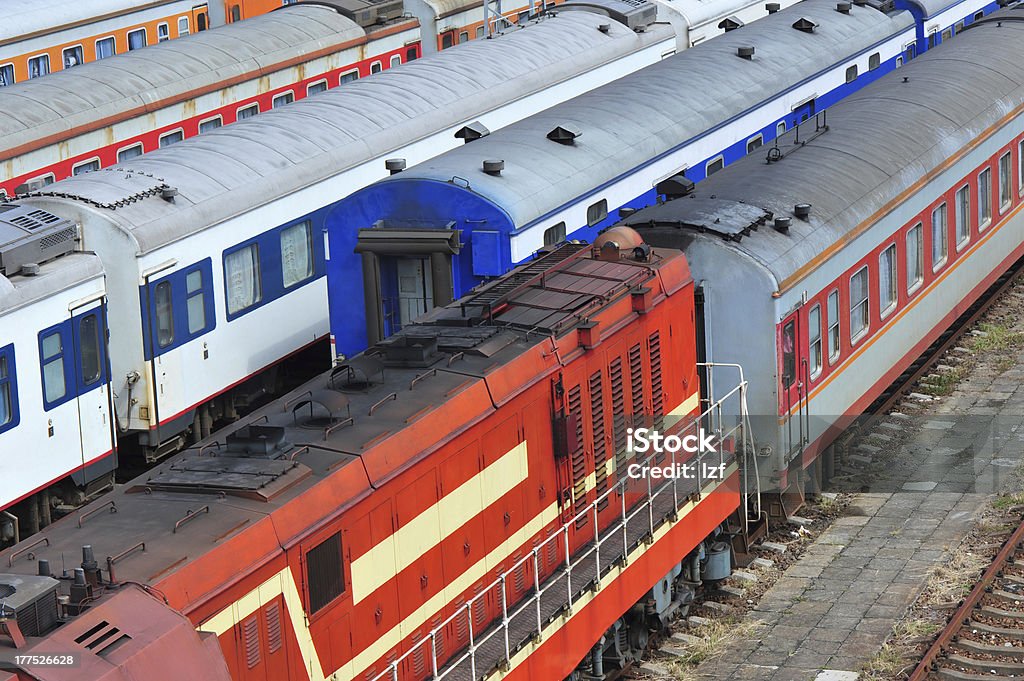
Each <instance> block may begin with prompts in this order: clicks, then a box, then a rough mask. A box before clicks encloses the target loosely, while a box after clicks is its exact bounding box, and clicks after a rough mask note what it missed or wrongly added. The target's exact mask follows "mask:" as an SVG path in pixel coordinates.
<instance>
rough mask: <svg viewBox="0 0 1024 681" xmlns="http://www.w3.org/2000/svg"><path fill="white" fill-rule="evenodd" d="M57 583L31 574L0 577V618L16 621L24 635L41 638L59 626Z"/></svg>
mask: <svg viewBox="0 0 1024 681" xmlns="http://www.w3.org/2000/svg"><path fill="white" fill-rule="evenodd" d="M59 586H60V582H58V581H57V580H56V579H53V578H52V577H37V576H35V575H16V574H4V575H0V617H4V618H7V619H13V620H16V621H17V623H18V628H19V629H21V633H22V635H24V636H42V635H43V634H45V633H46V632H48V631H49V630H51V629H53V628H54V627H55V626H57V625H58V624H59V623H60V616H59V614H58V606H57V589H58V587H59Z"/></svg>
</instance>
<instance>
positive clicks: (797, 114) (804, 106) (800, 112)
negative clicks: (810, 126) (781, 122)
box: [793, 97, 816, 125]
mask: <svg viewBox="0 0 1024 681" xmlns="http://www.w3.org/2000/svg"><path fill="white" fill-rule="evenodd" d="M815 113H816V109H815V101H814V98H813V97H812V98H811V99H809V100H807V101H806V102H802V103H800V104H797V105H796V106H795V107H793V125H799V124H800V123H803V122H804V121H806V120H807V119H808V118H811V117H812V116H814V114H815Z"/></svg>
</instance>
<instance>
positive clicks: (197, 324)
mask: <svg viewBox="0 0 1024 681" xmlns="http://www.w3.org/2000/svg"><path fill="white" fill-rule="evenodd" d="M185 295H186V297H187V301H186V302H187V305H186V309H187V312H188V332H189V333H190V334H193V333H199V332H200V331H202V330H203V329H205V328H206V289H205V288H204V286H203V271H202V270H199V269H196V270H192V271H191V272H189V273H188V274H187V275H186V276H185Z"/></svg>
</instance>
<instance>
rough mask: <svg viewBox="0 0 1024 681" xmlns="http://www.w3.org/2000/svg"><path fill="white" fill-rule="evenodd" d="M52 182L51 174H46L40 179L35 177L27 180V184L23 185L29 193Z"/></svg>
mask: <svg viewBox="0 0 1024 681" xmlns="http://www.w3.org/2000/svg"><path fill="white" fill-rule="evenodd" d="M53 180H54V177H53V173H47V174H46V175H43V176H42V177H36V178H33V179H31V180H29V181H28V182H26V183H25V185H26V186H27V187H28V190H29V191H30V192H37V191H39V190H40V189H42V188H43V187H46V186H48V185H51V184H53Z"/></svg>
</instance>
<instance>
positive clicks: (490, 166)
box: [484, 159, 505, 177]
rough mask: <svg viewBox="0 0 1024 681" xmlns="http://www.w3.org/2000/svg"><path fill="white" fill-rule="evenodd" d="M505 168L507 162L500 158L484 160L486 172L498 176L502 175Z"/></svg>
mask: <svg viewBox="0 0 1024 681" xmlns="http://www.w3.org/2000/svg"><path fill="white" fill-rule="evenodd" d="M504 169H505V162H504V161H502V160H500V159H491V160H487V161H484V172H485V173H487V174H488V175H493V176H495V177H497V176H498V175H501V171H502V170H504Z"/></svg>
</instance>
